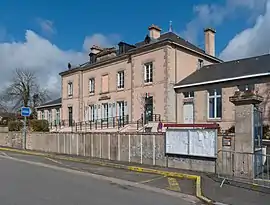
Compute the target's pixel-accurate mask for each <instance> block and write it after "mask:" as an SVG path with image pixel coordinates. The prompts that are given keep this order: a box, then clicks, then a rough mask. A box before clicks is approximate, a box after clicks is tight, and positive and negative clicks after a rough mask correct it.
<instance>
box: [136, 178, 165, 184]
mask: <svg viewBox="0 0 270 205" xmlns="http://www.w3.org/2000/svg"><path fill="white" fill-rule="evenodd" d="M162 178H165V176H159V177H155V178H153V179H148V180H144V181H140V182H137V183H138V184H145V183H149V182H152V181H155V180H159V179H162Z"/></svg>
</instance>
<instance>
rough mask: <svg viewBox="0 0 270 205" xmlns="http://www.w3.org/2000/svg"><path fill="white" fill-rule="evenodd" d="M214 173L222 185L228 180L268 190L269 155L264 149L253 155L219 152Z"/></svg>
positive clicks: (269, 177)
mask: <svg viewBox="0 0 270 205" xmlns="http://www.w3.org/2000/svg"><path fill="white" fill-rule="evenodd" d="M216 172H217V174H218V177H219V178H222V179H223V181H222V184H223V183H224V182H225V180H226V179H228V180H234V181H239V182H246V183H252V184H256V185H260V186H264V187H268V188H270V155H268V154H266V148H262V149H257V150H256V151H255V152H254V153H248V152H235V151H227V150H219V151H218V158H217V166H216ZM222 184H221V186H222Z"/></svg>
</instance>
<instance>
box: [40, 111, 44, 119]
mask: <svg viewBox="0 0 270 205" xmlns="http://www.w3.org/2000/svg"><path fill="white" fill-rule="evenodd" d="M41 119H42V120H44V119H45V113H44V110H42V111H41Z"/></svg>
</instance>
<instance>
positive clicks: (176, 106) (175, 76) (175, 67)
mask: <svg viewBox="0 0 270 205" xmlns="http://www.w3.org/2000/svg"><path fill="white" fill-rule="evenodd" d="M176 81H177V49H176V47H175V49H174V83H177V82H176ZM174 92H175V120H176V123H177V122H178V103H177V92H176V91H174Z"/></svg>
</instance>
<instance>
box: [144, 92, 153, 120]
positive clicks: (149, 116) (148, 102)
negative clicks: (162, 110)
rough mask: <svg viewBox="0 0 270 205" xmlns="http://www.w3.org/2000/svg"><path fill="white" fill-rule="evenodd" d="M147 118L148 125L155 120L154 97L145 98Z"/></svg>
mask: <svg viewBox="0 0 270 205" xmlns="http://www.w3.org/2000/svg"><path fill="white" fill-rule="evenodd" d="M145 116H146V118H145V120H146V123H147V122H148V121H152V120H153V119H152V118H153V97H147V98H145Z"/></svg>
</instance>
